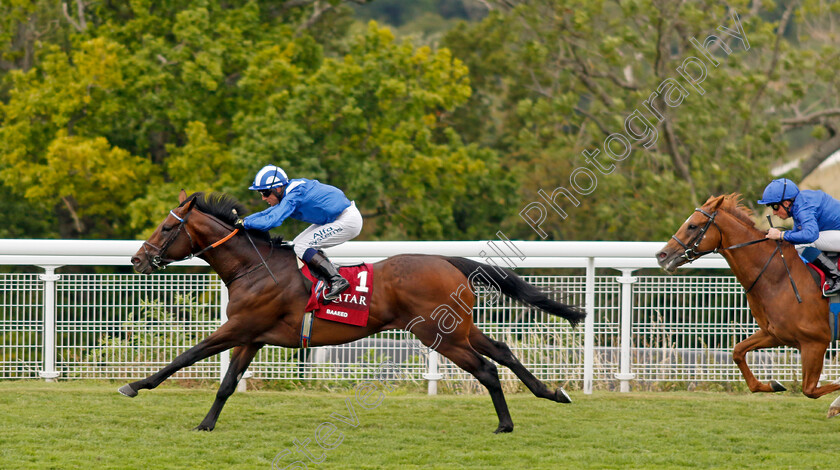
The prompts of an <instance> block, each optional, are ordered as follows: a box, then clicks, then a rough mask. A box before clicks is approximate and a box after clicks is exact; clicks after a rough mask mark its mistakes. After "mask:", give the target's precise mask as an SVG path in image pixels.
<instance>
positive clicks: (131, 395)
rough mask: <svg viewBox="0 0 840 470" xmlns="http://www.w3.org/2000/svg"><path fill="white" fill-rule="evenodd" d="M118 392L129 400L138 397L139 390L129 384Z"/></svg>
mask: <svg viewBox="0 0 840 470" xmlns="http://www.w3.org/2000/svg"><path fill="white" fill-rule="evenodd" d="M117 391H118V392H120V393H122V394H123V395H125V396H127V397H129V398H134V397H136V396H137V390H134V389H133V388H131V385H128V384H125V385H123V386H122V387H120V388H119V390H117Z"/></svg>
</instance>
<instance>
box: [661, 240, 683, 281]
mask: <svg viewBox="0 0 840 470" xmlns="http://www.w3.org/2000/svg"><path fill="white" fill-rule="evenodd" d="M656 262H657V263H658V264H659V267H660V268H662V269H663V270H664V271H665V272H666V273H668V274H674V273H676V272H677V268H678V267H680V266H682V265H683V264H685V263H687V262H688V258H687V257H686V256H685V254H684V253H682V254H681V253H676V252H674V251H671V250H669V248H668V246H667V245H666V246H665V248H663V249H662V250H660V251H658V252H657V253H656Z"/></svg>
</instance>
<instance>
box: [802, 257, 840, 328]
mask: <svg viewBox="0 0 840 470" xmlns="http://www.w3.org/2000/svg"><path fill="white" fill-rule="evenodd" d="M823 254H825V255H826V256H827V257H828V259H830V260H831V262H832V263H834V264H837V265H838V267H839V268H840V264H838V262H840V253H833V252H828V251H824V252H823ZM805 264H806V265H807V266H808V271H810V273H811V277H813V278H814V282H816V283H817V286H818V287H819V288H820V289H822V288H823V286H824V285H825V273H824V272H822V270H821V269H819V268H818V267H816V266H814V265H813V264H811V263H805ZM838 317H840V292H837V293H834V294H831V295H830V296H829V297H828V323H829V326H830V327H831V340H832V342H834V341H837V340H840V321H839V320H840V319H838Z"/></svg>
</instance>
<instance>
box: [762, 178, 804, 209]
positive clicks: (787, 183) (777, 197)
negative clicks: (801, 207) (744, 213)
mask: <svg viewBox="0 0 840 470" xmlns="http://www.w3.org/2000/svg"><path fill="white" fill-rule="evenodd" d="M797 194H799V188H797V187H796V183H794V182H793V181H791V180H789V179H787V178H779V179H777V180H773V181H771V182H770V184H768V185H767V187H766V188H764V195H763V196H762V197H761V199H759V200H758V203H759V204H763V205H767V204H778V203H780V202H782V201H787V200H788V199H790V200H793V199H795V198H796V195H797Z"/></svg>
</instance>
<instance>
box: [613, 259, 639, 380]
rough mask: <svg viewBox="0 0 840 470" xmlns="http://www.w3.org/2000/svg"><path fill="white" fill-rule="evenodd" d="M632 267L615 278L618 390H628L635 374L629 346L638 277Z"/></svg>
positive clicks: (631, 335)
mask: <svg viewBox="0 0 840 470" xmlns="http://www.w3.org/2000/svg"><path fill="white" fill-rule="evenodd" d="M633 271H634V270H633V269H622V270H621V277H617V278H616V279H615V280H616V281H618V282H619V283H621V359H620V362H619V364H620V366H619V372H618V373H617V374H615V378H616V379H618V380H620V381H621V382H620V388H619V391H620V392H622V393H627V392H629V391H630V381H631V380H633V379H635V378H636V374H633V373H632V372H630V366H631V365H632V358H631V348H632V347H633V343H632V341H633V284H634V283H635V282H636V281H637V280H638V278H636V277H633V276H631V274H633Z"/></svg>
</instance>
